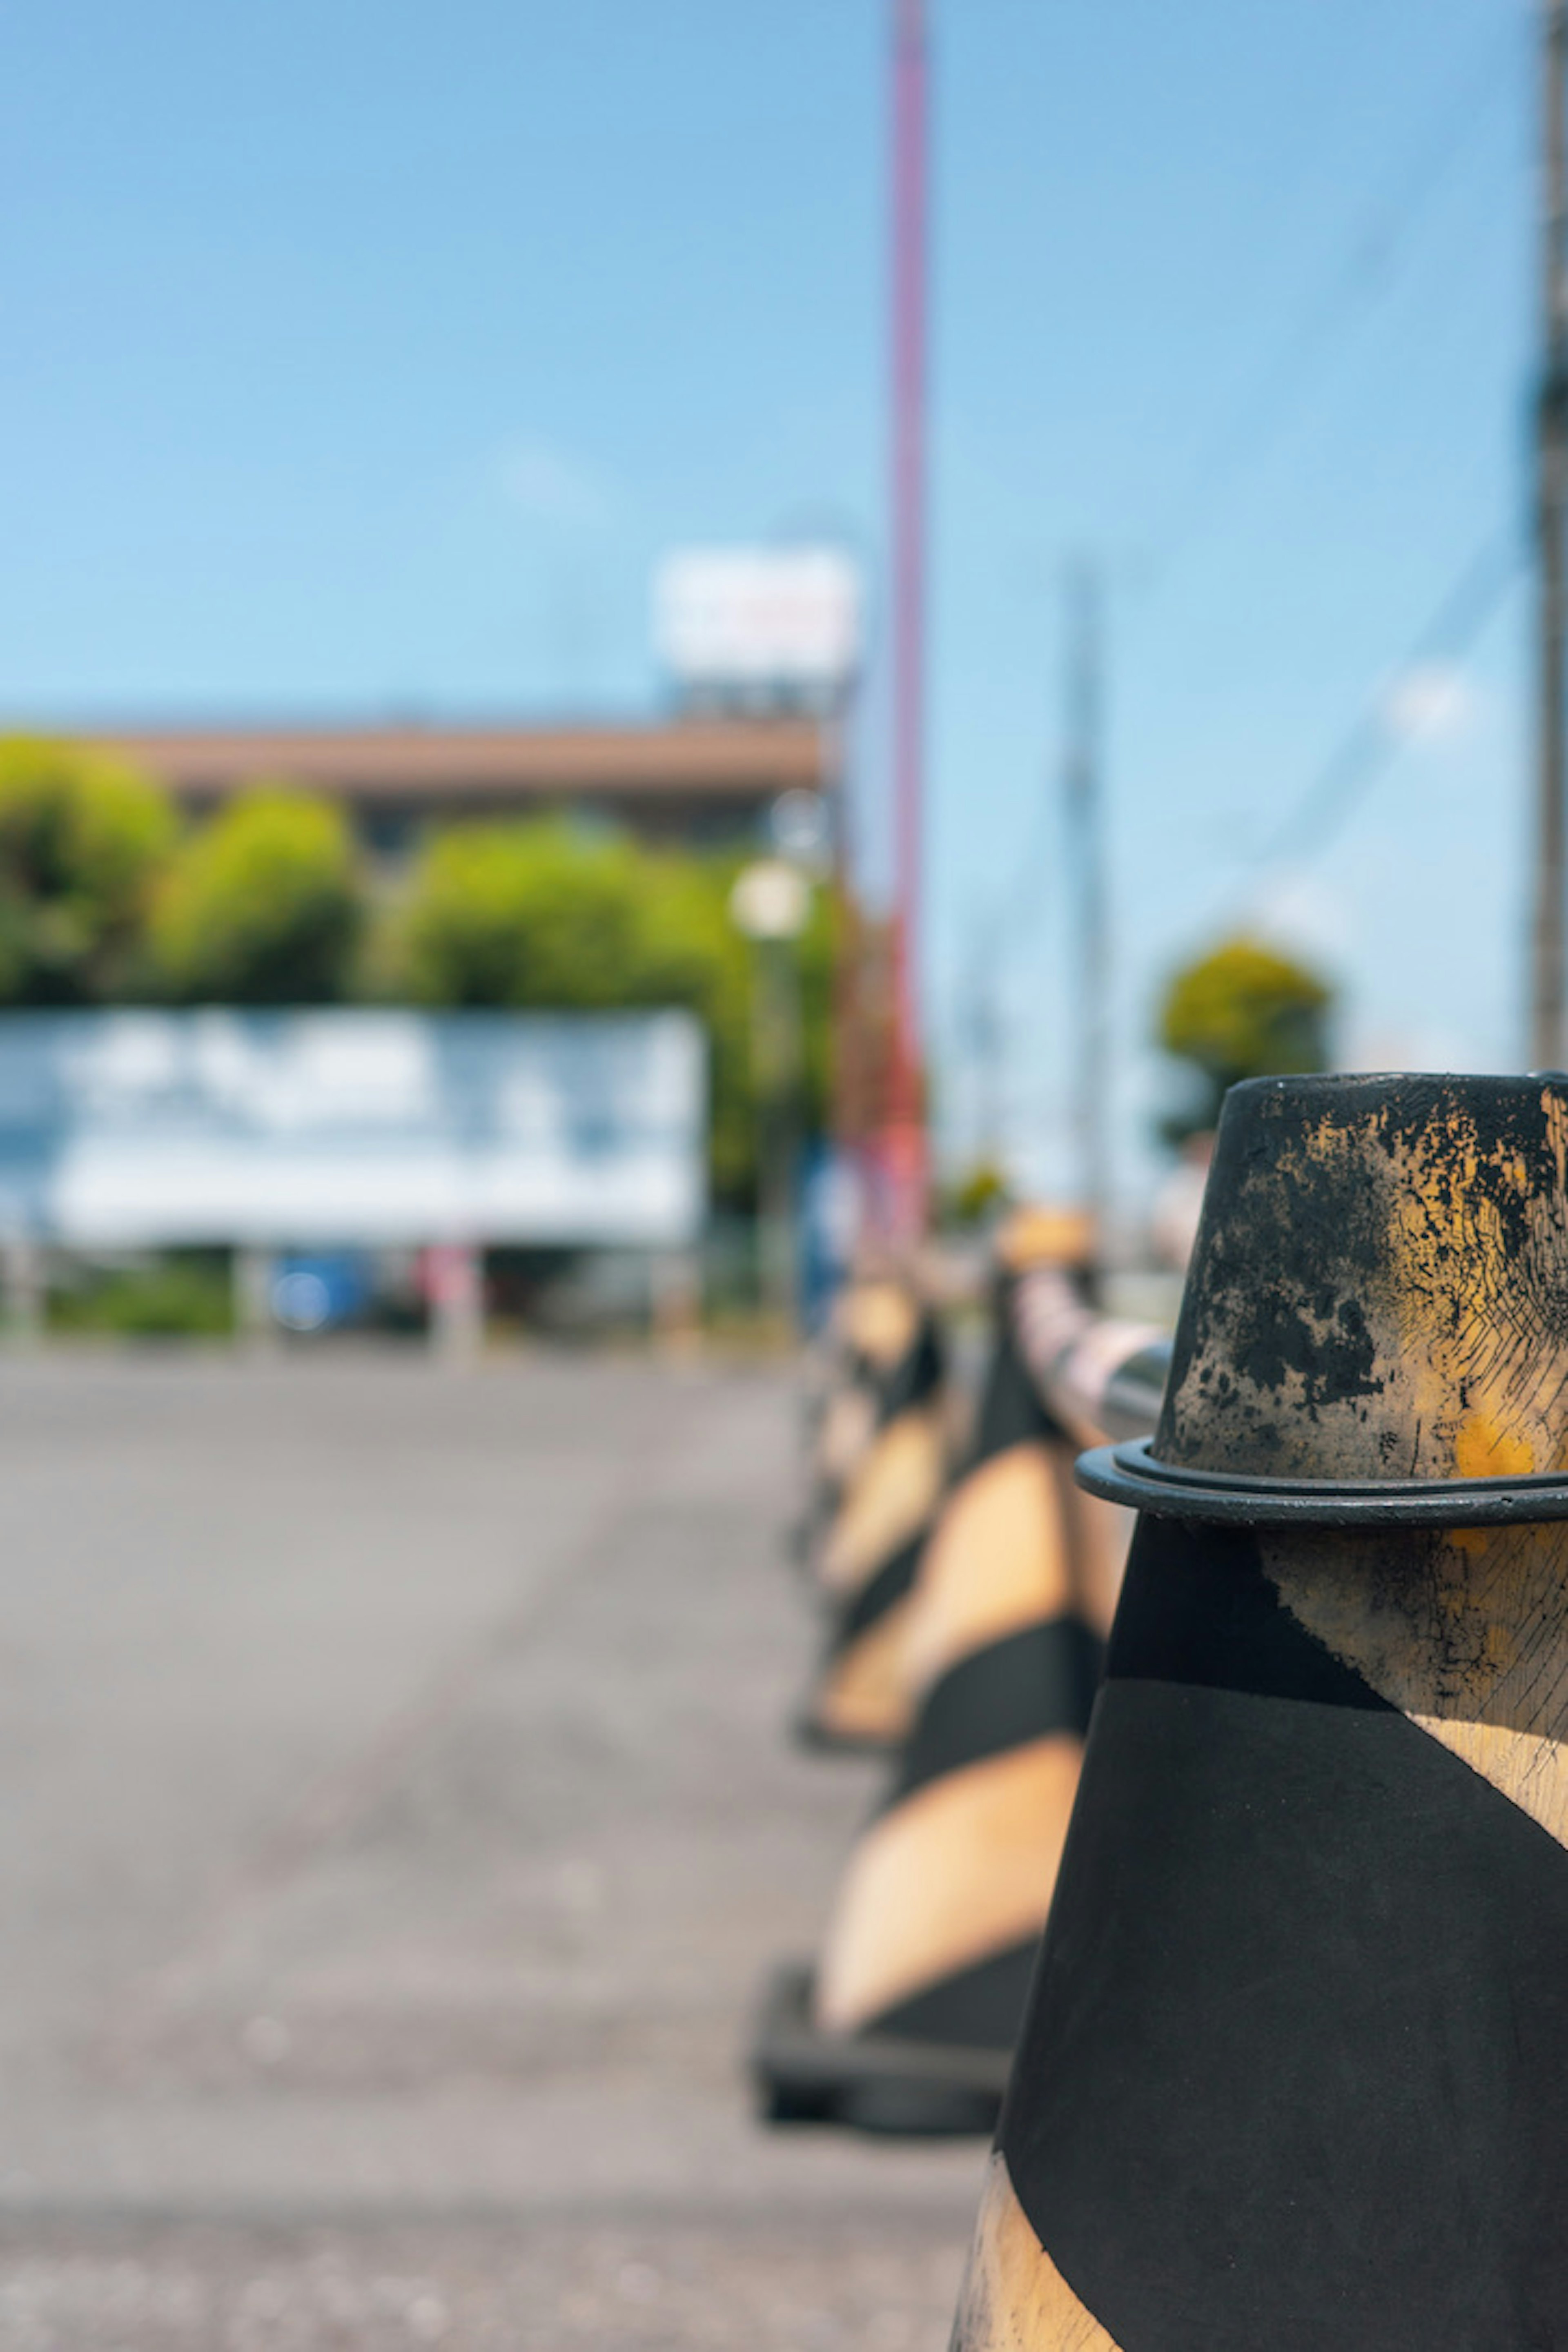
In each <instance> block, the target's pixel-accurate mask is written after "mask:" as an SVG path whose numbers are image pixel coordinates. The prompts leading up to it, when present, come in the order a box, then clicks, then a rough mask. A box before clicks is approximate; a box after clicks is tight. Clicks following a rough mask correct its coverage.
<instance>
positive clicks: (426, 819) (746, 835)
mask: <svg viewBox="0 0 1568 2352" xmlns="http://www.w3.org/2000/svg"><path fill="white" fill-rule="evenodd" d="M70 733H71V736H72V740H75V741H78V742H86V743H89V744H92V745H94V746H96V747H97V748H99V749H100V750H103V751H114V752H117V753H119V754H121V756H123V757H124V758H126V759H128V760H131V761H134V762H135V763H136V765H137V766H139V767H141V768H143V769H145V770H146V771H147V772H149V773H150V774H152V775H154V776H156V777H158V778H159V779H160V781H161V782H163V784H164V785H165V786H166V787H167V788H168V790H169V791H170V792H171V793H173V794H174V797H175V799H176V800H178V801H179V802H180V803H182V804H183V805H184V806H185V807H187V808H189V809H191V810H193V811H197V812H205V811H210V810H212V809H214V808H216V807H219V806H221V805H222V803H224V802H225V801H226V800H227V799H228V798H230V797H231V796H232V795H233V794H234V793H237V792H240V791H242V790H243V789H244V788H245V787H246V786H247V785H249V784H253V783H256V782H258V781H263V780H265V781H268V782H281V781H287V782H291V783H297V784H305V785H310V786H312V787H314V788H315V789H317V790H318V791H321V792H323V793H331V795H332V796H333V797H334V798H335V799H337V800H340V801H342V803H345V804H346V806H347V807H348V808H349V809H350V811H351V812H352V813H353V817H354V819H355V822H356V824H357V826H358V829H359V831H360V833H361V834H362V835H363V838H364V839H365V841H366V842H367V843H368V844H369V845H371V846H373V847H374V848H375V849H378V850H380V851H382V852H383V853H385V854H389V855H395V854H396V853H397V852H399V851H400V850H402V849H404V848H405V847H406V846H407V845H409V844H410V843H411V841H412V840H413V839H414V837H415V836H416V835H418V834H419V833H420V832H421V831H423V830H424V829H425V828H426V826H428V825H430V824H434V823H437V822H447V821H450V820H453V819H457V818H463V817H491V818H494V817H502V816H520V815H525V814H526V815H537V814H545V813H547V812H552V811H572V812H575V813H579V814H593V815H595V816H599V817H603V818H605V819H606V820H608V821H610V822H613V823H616V824H625V825H626V826H628V827H629V828H631V829H632V830H633V831H635V832H637V834H639V835H643V836H644V837H645V838H648V839H653V840H682V841H688V842H693V843H707V842H712V843H721V842H731V841H745V840H747V839H750V838H752V837H754V836H755V835H757V834H758V833H759V832H760V830H761V827H762V825H763V820H764V819H765V816H766V814H767V811H768V809H769V808H770V807H771V806H772V804H773V802H774V801H775V800H776V799H778V797H779V796H780V794H781V793H787V792H806V793H826V792H828V791H830V790H831V788H832V785H833V782H834V775H833V763H834V753H833V738H832V730H831V729H830V727H829V726H828V725H827V724H826V723H825V722H824V721H822V720H819V719H814V718H805V717H794V716H790V717H758V718H746V717H733V716H727V717H717V716H715V717H711V718H707V717H681V718H678V719H669V720H668V721H662V722H655V723H651V724H647V725H642V726H584V727H497V726H488V727H487V726H458V727H453V726H436V725H429V726H426V725H417V724H405V725H399V726H382V727H256V728H249V727H224V728H196V727H170V728H94V729H90V730H87V731H86V732H85V733H84V732H83V731H82V730H79V729H72V730H70Z"/></svg>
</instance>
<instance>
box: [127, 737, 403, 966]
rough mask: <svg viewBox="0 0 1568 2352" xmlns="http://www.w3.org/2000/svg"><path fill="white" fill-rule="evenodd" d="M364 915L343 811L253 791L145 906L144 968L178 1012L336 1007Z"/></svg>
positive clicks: (189, 840) (203, 835)
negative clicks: (148, 959)
mask: <svg viewBox="0 0 1568 2352" xmlns="http://www.w3.org/2000/svg"><path fill="white" fill-rule="evenodd" d="M364 913H365V909H364V906H363V894H362V891H361V887H360V881H359V877H358V873H357V871H356V866H355V857H354V845H353V836H352V835H351V834H350V831H349V828H348V825H347V824H346V823H345V821H344V819H343V816H342V812H341V810H339V809H336V808H334V807H332V806H331V803H328V802H326V801H323V800H320V799H317V798H316V797H314V796H313V795H312V794H310V793H299V792H292V791H290V790H289V787H288V786H287V785H284V784H272V785H258V786H256V787H255V788H254V789H253V790H252V791H250V792H248V793H243V794H242V795H241V796H240V797H239V798H238V799H237V800H236V801H234V802H232V803H230V804H229V806H228V807H226V808H225V809H224V810H223V811H222V812H221V813H220V814H218V815H216V816H214V817H211V818H209V819H208V821H207V823H206V824H203V825H200V826H197V827H196V828H195V829H194V830H193V831H191V832H190V833H187V834H186V835H184V838H183V839H182V840H181V841H180V842H179V844H178V845H177V847H176V848H175V849H174V854H173V856H171V857H170V858H169V860H168V863H167V865H166V867H165V869H164V871H163V875H162V877H160V880H159V883H158V887H157V890H156V892H155V895H154V897H153V905H152V920H151V926H150V944H151V949H152V962H153V971H154V972H155V973H156V974H157V976H158V978H159V979H160V980H161V981H162V982H163V983H164V992H166V993H167V994H168V995H170V996H172V997H174V998H175V999H176V1000H178V1001H179V1002H181V1003H204V1004H214V1003H217V1004H335V1003H338V1002H339V1001H340V1000H341V999H342V997H343V996H344V995H345V994H346V992H348V989H349V986H350V982H351V977H352V973H353V959H354V950H355V948H356V946H357V945H358V942H359V939H360V934H361V930H362V928H363V919H364Z"/></svg>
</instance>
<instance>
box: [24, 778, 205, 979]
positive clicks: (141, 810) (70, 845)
mask: <svg viewBox="0 0 1568 2352" xmlns="http://www.w3.org/2000/svg"><path fill="white" fill-rule="evenodd" d="M174 832H175V818H174V809H173V806H172V804H171V803H170V802H169V800H168V797H167V795H166V794H165V793H163V792H162V791H160V789H159V788H158V786H157V785H155V784H153V783H152V782H150V781H149V780H148V779H147V778H146V777H144V776H142V775H141V774H139V773H138V772H137V771H136V770H135V769H133V768H131V767H128V766H125V765H123V764H122V763H121V761H117V760H111V759H107V758H104V757H103V756H102V755H100V754H99V753H90V752H85V751H76V750H74V749H73V748H72V747H71V746H70V745H68V744H63V743H50V742H43V741H37V740H32V739H30V738H26V737H16V738H13V739H11V740H9V741H6V742H5V743H0V1001H3V1002H5V1003H11V1004H28V1005H44V1004H92V1003H103V1002H106V1001H108V1000H110V999H112V998H114V997H116V996H121V995H124V994H126V993H134V992H135V990H136V987H137V985H138V982H139V981H140V980H141V978H142V940H143V925H144V922H145V919H146V914H147V909H148V906H149V903H150V901H151V898H152V895H153V887H154V885H155V882H156V879H157V877H158V874H159V871H160V869H161V868H162V866H163V863H164V860H165V859H166V857H167V856H168V854H169V850H170V848H171V846H172V845H173V842H174Z"/></svg>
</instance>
